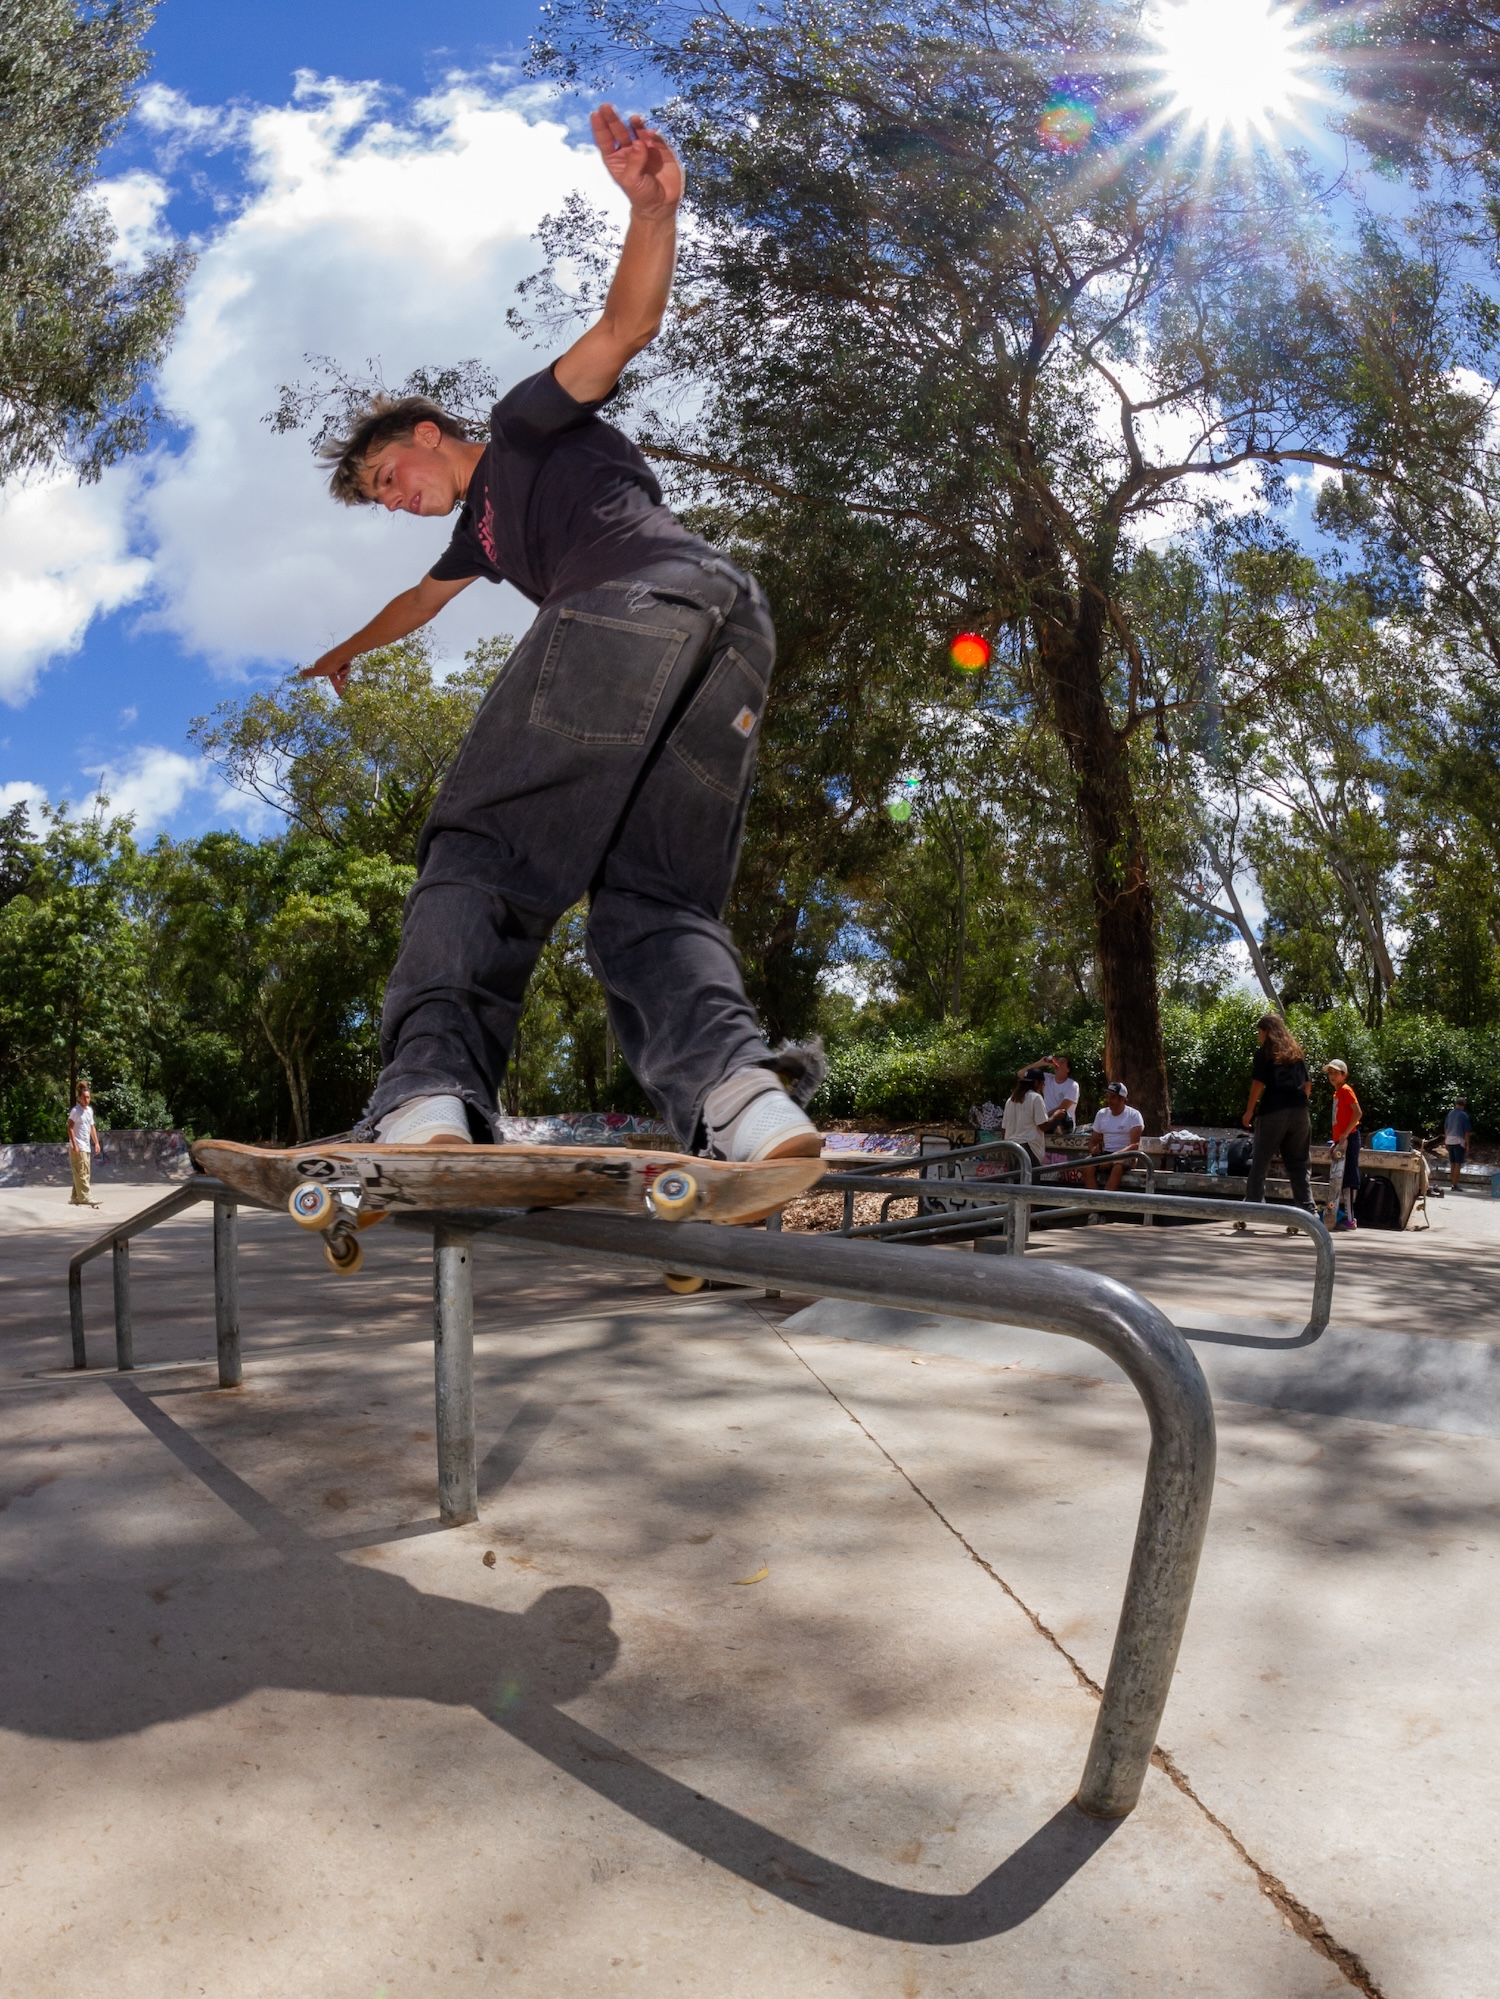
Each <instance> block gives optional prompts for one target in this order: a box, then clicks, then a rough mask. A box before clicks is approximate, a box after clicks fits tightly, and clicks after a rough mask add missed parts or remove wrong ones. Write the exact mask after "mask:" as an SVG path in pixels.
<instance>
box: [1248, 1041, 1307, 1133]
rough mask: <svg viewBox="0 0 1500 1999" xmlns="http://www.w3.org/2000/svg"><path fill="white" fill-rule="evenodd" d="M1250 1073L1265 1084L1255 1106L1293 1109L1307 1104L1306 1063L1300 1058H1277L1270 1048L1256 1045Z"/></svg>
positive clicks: (1304, 1107)
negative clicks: (1284, 1059) (1293, 1059)
mask: <svg viewBox="0 0 1500 1999" xmlns="http://www.w3.org/2000/svg"><path fill="white" fill-rule="evenodd" d="M1250 1074H1251V1075H1252V1076H1253V1077H1254V1079H1255V1081H1256V1082H1257V1083H1264V1084H1265V1086H1266V1092H1265V1095H1264V1096H1263V1097H1262V1098H1261V1100H1260V1102H1259V1103H1258V1104H1257V1105H1256V1106H1255V1114H1256V1116H1257V1117H1259V1116H1260V1113H1261V1112H1262V1111H1296V1110H1305V1109H1306V1108H1307V1064H1306V1063H1305V1062H1303V1061H1300V1060H1299V1061H1296V1062H1278V1061H1277V1060H1276V1058H1275V1056H1274V1055H1273V1054H1272V1053H1271V1051H1270V1049H1269V1048H1257V1049H1256V1051H1255V1060H1254V1061H1253V1062H1252V1063H1251V1065H1250Z"/></svg>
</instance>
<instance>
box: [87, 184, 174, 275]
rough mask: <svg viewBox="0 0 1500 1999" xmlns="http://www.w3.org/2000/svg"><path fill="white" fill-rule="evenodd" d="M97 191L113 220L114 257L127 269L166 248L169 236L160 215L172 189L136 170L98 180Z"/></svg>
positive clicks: (138, 267)
mask: <svg viewBox="0 0 1500 1999" xmlns="http://www.w3.org/2000/svg"><path fill="white" fill-rule="evenodd" d="M96 192H97V194H98V197H99V199H100V200H101V201H102V202H103V204H104V208H105V212H106V213H107V214H108V216H109V219H110V221H111V222H112V223H113V224H114V229H115V237H116V250H115V255H116V260H117V262H119V263H121V264H123V265H124V266H125V268H126V270H127V271H138V270H140V268H141V266H142V265H143V264H144V263H145V261H146V259H147V258H148V257H149V256H151V255H152V253H153V252H154V251H157V250H165V249H166V248H167V246H168V244H169V243H170V241H171V237H170V235H169V233H168V231H167V228H166V225H165V223H164V221H163V219H162V217H163V212H164V210H165V209H166V205H167V203H168V201H169V200H170V199H171V189H170V188H169V187H168V186H167V184H166V182H165V181H164V180H160V179H158V177H157V176H156V175H155V174H148V173H142V172H139V171H138V172H135V173H128V174H121V175H120V177H119V178H118V180H107V181H101V182H100V184H99V186H98V188H97V190H96Z"/></svg>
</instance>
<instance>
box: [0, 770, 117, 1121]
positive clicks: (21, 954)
mask: <svg viewBox="0 0 1500 1999" xmlns="http://www.w3.org/2000/svg"><path fill="white" fill-rule="evenodd" d="M7 823H8V828H9V830H8V833H7V836H6V839H5V842H4V846H5V872H6V873H7V874H8V875H9V876H10V883H9V886H10V889H11V892H10V893H9V895H8V899H7V900H6V901H5V903H4V905H3V907H0V1120H3V1123H4V1127H5V1130H4V1136H6V1137H8V1138H11V1139H17V1138H24V1137H30V1136H32V1135H33V1133H35V1135H37V1136H52V1135H54V1134H55V1133H57V1134H59V1135H60V1132H59V1128H60V1122H61V1119H62V1118H63V1117H64V1116H65V1115H66V1112H67V1107H68V1105H69V1104H70V1103H71V1102H72V1098H73V1090H74V1086H75V1085H76V1083H77V1081H78V1079H79V1077H80V1076H87V1077H88V1078H89V1080H90V1081H91V1082H94V1083H97V1085H98V1086H99V1088H100V1090H101V1092H104V1091H106V1090H107V1089H108V1088H109V1087H110V1086H111V1085H113V1084H114V1083H115V1082H117V1081H118V1080H120V1078H121V1077H122V1074H128V1056H127V1055H125V1053H124V1051H125V1050H126V1049H128V1048H129V1047H130V1046H131V1044H132V1043H136V1042H138V1041H139V1040H140V1037H141V1035H142V1032H143V1029H144V1025H145V1018H146V1011H147V991H148V977H147V973H148V962H147V961H148V954H147V951H146V949H145V940H144V938H143V935H142V932H141V929H140V926H139V924H138V923H137V922H136V920H135V898H136V894H137V891H138V888H139V883H140V857H139V855H138V854H137V852H136V848H135V844H134V842H133V841H132V840H131V838H130V827H129V822H128V821H127V820H119V819H115V820H105V819H103V818H102V817H100V818H97V819H81V820H75V819H73V818H71V817H69V815H68V814H67V812H66V811H65V810H60V809H59V810H51V811H48V812H46V813H45V814H44V819H43V826H42V830H41V837H40V838H38V839H25V838H18V837H17V831H16V828H17V824H18V822H17V821H16V820H15V819H14V816H12V818H11V819H10V820H9V821H8V822H7ZM38 1127H43V1129H38Z"/></svg>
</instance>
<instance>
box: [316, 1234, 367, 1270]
mask: <svg viewBox="0 0 1500 1999" xmlns="http://www.w3.org/2000/svg"><path fill="white" fill-rule="evenodd" d="M323 1254H324V1255H325V1256H326V1257H327V1258H328V1261H329V1262H330V1263H331V1264H332V1265H333V1267H334V1269H335V1270H336V1271H338V1272H339V1274H340V1276H343V1277H352V1276H353V1275H354V1273H355V1271H356V1270H358V1268H359V1266H360V1265H361V1264H362V1263H363V1262H364V1260H365V1249H364V1244H363V1243H362V1242H361V1241H360V1239H359V1237H358V1236H354V1235H345V1234H344V1233H343V1231H342V1230H340V1231H339V1232H338V1233H337V1234H335V1235H329V1236H325V1237H324V1239H323Z"/></svg>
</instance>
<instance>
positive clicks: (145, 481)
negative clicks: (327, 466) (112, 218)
mask: <svg viewBox="0 0 1500 1999" xmlns="http://www.w3.org/2000/svg"><path fill="white" fill-rule="evenodd" d="M536 18H537V11H536V9H535V8H533V7H528V6H488V7H481V8H475V7H474V6H472V5H466V6H463V7H460V6H458V5H455V4H451V0H427V4H425V5H424V6H422V7H412V6H410V5H403V6H399V7H398V6H396V5H394V4H388V0H361V4H359V5H354V4H352V0H317V4H316V5H311V6H309V5H307V4H305V3H304V4H301V5H296V6H294V5H290V4H261V5H255V4H237V5H235V6H226V5H224V4H223V0H217V4H210V0H165V4H164V5H163V6H162V7H161V10H160V13H159V15H158V17H157V20H156V23H155V26H154V28H153V30H152V34H151V37H150V46H151V48H152V52H153V57H154V66H153V69H152V73H151V77H150V81H149V85H148V88H147V90H146V92H145V94H144V95H143V98H142V101H141V105H140V107H139V109H138V113H137V116H136V117H135V118H134V119H133V121H132V123H131V126H130V128H129V130H128V131H127V133H126V134H125V135H124V137H123V138H122V140H121V142H120V143H119V144H118V145H117V146H116V147H115V148H114V150H113V152H112V153H111V155H110V156H109V158H108V160H107V161H106V163H105V173H106V176H107V178H108V180H109V182H110V184H111V200H112V204H113V206H114V208H115V213H116V217H117V220H118V221H119V222H120V223H121V224H122V226H123V230H124V237H125V241H126V243H127V245H130V244H132V243H133V244H136V245H138V246H143V245H145V244H148V243H149V242H150V241H151V240H153V238H158V239H159V237H160V234H161V232H162V230H163V227H166V228H169V229H171V230H173V231H175V232H177V233H180V234H186V235H189V236H191V237H193V238H194V239H195V240H196V242H197V243H198V246H199V248H200V264H199V269H198V273H197V276H196V278H195V280H194V284H193V289H192V293H191V296H190V303H189V309H188V313H187V317H186V319H185V321H184V324H183V328H182V330H181V333H180V334H179V337H178V340H177V342H176V345H175V347H174V350H173V353H172V356H171V357H170V359H169V361H168V363H167V367H166V369H165V372H164V377H163V383H162V388H163V394H164V400H165V401H166V403H167V404H168V406H169V407H170V408H171V409H172V410H173V411H174V413H175V415H176V417H177V419H178V420H177V422H176V423H175V424H174V425H173V426H172V427H171V428H170V429H169V430H168V432H167V433H166V435H165V436H164V437H163V438H162V440H161V441H160V443H159V445H158V446H157V448H156V449H155V450H153V451H152V452H151V453H150V454H148V456H147V457H146V459H145V460H144V461H135V462H133V463H132V464H131V465H130V466H126V467H120V468H116V469H114V470H112V471H111V472H110V473H108V474H107V475H106V477H105V479H104V481H103V482H102V483H101V484H100V485H99V486H96V487H93V488H90V489H86V490H85V491H82V492H80V491H79V490H78V489H77V488H76V487H75V486H72V485H71V484H69V483H68V482H66V481H61V482H58V483H57V484H55V485H48V486H46V487H43V488H41V489H38V488H36V487H34V486H33V487H32V488H29V489H27V490H26V491H24V492H22V493H20V494H15V493H12V494H9V495H7V496H6V498H5V502H4V505H3V507H0V703H3V705H0V800H8V799H11V798H14V797H16V796H18V795H21V794H22V793H23V792H24V791H27V790H34V791H40V792H42V793H45V794H46V795H47V796H49V797H52V798H62V797H71V798H72V799H74V800H81V799H84V798H87V797H88V796H89V795H90V794H91V792H92V791H93V789H94V787H95V786H96V785H97V783H98V782H99V777H100V773H101V772H102V773H103V774H104V782H105V784H106V786H107V788H108V790H109V792H110V794H111V796H112V798H113V799H114V800H115V802H116V803H117V804H121V805H123V806H125V807H126V808H128V809H131V810H133V811H135V812H136V814H137V815H138V819H139V821H140V826H141V830H142V831H143V832H145V831H148V830H154V829H155V828H156V827H160V826H165V827H167V828H168V830H170V831H172V832H175V833H191V832H193V831H196V830H199V829H201V828H203V827H206V826H209V825H221V824H225V823H240V824H242V825H244V826H246V827H247V829H253V828H254V826H255V823H256V822H255V820H254V818H253V816H251V815H250V813H249V809H248V806H247V805H246V804H244V803H243V802H240V801H236V800H235V799H233V798H232V797H228V796H226V795H225V794H224V793H223V791H222V787H220V786H219V785H218V784H217V782H216V780H214V778H213V777H212V775H211V773H209V772H207V771H206V770H205V769H204V767H203V766H202V765H201V763H200V762H199V760H198V759H197V758H196V755H195V753H194V752H193V750H192V746H191V744H190V743H189V741H188V728H189V724H190V722H191V720H192V718H193V717H195V716H197V715H201V714H203V713H205V712H206V711H208V710H210V709H211V708H212V707H213V706H214V705H215V703H217V702H219V701H222V700H225V699H230V698H234V697H236V696H238V695H241V694H243V693H244V692H245V691H246V690H247V689H248V688H249V687H251V686H254V685H263V684H266V683H268V682H269V681H271V680H273V679H275V678H276V677H277V676H278V675H279V674H280V673H281V672H284V671H285V670H286V668H287V667H288V666H289V665H290V664H292V663H294V662H297V661H303V660H306V659H310V658H312V657H313V656H315V654H316V653H317V652H318V651H319V650H321V649H322V647H323V646H325V645H327V644H329V643H330V642H331V641H332V640H333V639H335V638H337V637H340V636H342V635H343V634H344V633H345V632H346V631H348V630H350V629H352V628H353V627H354V626H355V625H357V624H358V623H360V622H362V621H363V618H364V617H365V616H366V615H368V613H369V612H370V611H372V610H373V609H374V608H376V606H377V605H378V604H379V603H381V602H383V601H384V599H385V598H386V597H387V596H389V595H391V594H392V593H393V592H394V591H395V590H397V589H400V588H402V587H404V586H405V585H406V584H407V583H408V582H411V581H415V579H416V578H417V577H418V576H419V575H420V574H421V573H422V572H423V571H424V570H425V569H426V568H427V566H428V565H429V564H430V562H431V561H432V560H433V559H434V556H435V554H436V552H437V549H438V547H440V546H441V543H442V541H443V540H444V539H445V538H446V529H445V528H444V527H443V526H442V525H441V524H438V523H432V524H430V525H429V524H426V523H418V522H414V521H388V520H386V519H384V518H379V519H377V518H375V517H373V516H371V515H367V514H365V513H363V512H361V513H351V512H348V511H345V510H344V509H340V508H336V507H335V506H334V505H333V504H332V502H330V501H329V500H328V499H327V498H326V496H325V495H324V494H323V492H322V489H321V486H320V484H319V479H318V475H317V472H316V469H315V468H314V466H313V465H312V462H311V459H310V457H309V455H308V451H307V446H306V443H305V441H304V440H302V439H295V438H293V439H278V438H273V437H272V436H271V434H270V433H269V432H268V431H267V430H266V428H265V426H264V425H262V424H261V423H260V421H259V419H260V417H261V416H262V415H263V414H264V413H265V411H266V410H268V409H269V408H270V407H271V405H272V404H273V403H274V401H275V399H276V391H277V388H278V385H279V384H280V382H282V381H283V380H285V379H287V378H288V377H289V376H295V375H296V374H297V373H298V372H299V370H300V367H301V357H302V355H303V353H304V352H306V351H309V350H310V351H314V352H326V353H329V354H332V355H334V356H336V357H337V358H338V359H340V360H342V361H344V362H346V363H350V364H353V365H356V366H357V365H359V364H360V363H362V362H363V361H364V360H365V359H366V358H367V357H375V358H376V359H378V360H379V361H380V362H381V363H382V364H383V366H384V368H385V370H386V372H387V373H388V374H389V375H390V376H391V377H392V378H399V377H400V375H402V374H404V373H405V372H406V370H407V369H408V368H410V367H411V366H413V365H415V364H416V363H417V362H418V361H441V360H445V359H458V358H462V357H464V356H467V355H470V354H480V355H483V356H484V357H485V358H487V359H488V360H490V361H491V362H492V363H494V364H495V365H496V366H497V367H498V369H499V370H500V372H501V373H502V374H505V373H511V374H514V375H517V376H518V375H520V374H522V373H524V372H527V371H529V369H530V368H532V367H535V366H537V365H540V362H541V360H542V359H543V358H544V357H543V356H540V355H537V354H534V353H532V352H530V351H529V350H527V349H525V348H523V347H521V346H520V345H519V344H518V343H517V342H516V341H515V339H514V338H513V337H512V336H511V335H509V334H508V333H507V332H506V331H505V329H504V314H505V309H506V307H507V305H508V304H509V303H510V302H511V298H512V295H513V288H514V285H515V283H516V281H517V280H518V279H519V277H520V276H522V275H523V274H524V272H525V270H526V269H528V268H529V267H530V266H531V265H532V264H533V262H534V260H535V251H534V248H533V246H532V243H531V233H532V231H533V230H534V228H535V226H536V223H537V221H538V220H539V219H540V217H541V216H542V215H543V214H544V213H545V212H546V211H547V210H548V209H549V208H552V207H555V206H556V205H557V203H558V201H560V200H561V198H562V197H563V196H564V195H565V194H566V193H567V192H568V191H569V189H570V188H572V187H574V186H581V187H583V188H584V189H585V191H586V192H588V193H590V194H591V195H593V196H594V197H595V198H596V199H598V200H600V201H601V202H606V203H607V201H608V199H609V189H608V185H607V182H606V181H605V177H604V175H603V172H602V169H601V168H600V167H599V166H598V163H597V161H596V160H595V159H594V158H593V157H592V149H591V148H590V147H588V145H587V143H586V141H587V135H586V132H584V131H582V130H580V129H579V127H578V125H577V123H576V121H575V122H573V123H572V124H571V125H570V126H569V127H567V128H565V127H564V126H563V125H562V124H561V123H560V122H559V121H558V116H557V114H556V113H555V112H553V113H550V114H549V113H548V111H547V109H546V107H545V106H539V105H538V104H537V103H536V101H535V98H534V94H532V93H529V92H527V91H526V90H525V87H524V85H523V81H522V79H521V77H520V75H519V69H518V62H519V56H520V52H521V51H522V49H523V48H524V45H525V42H526V38H527V36H528V34H529V33H530V32H531V29H532V26H533V23H534V21H535V20H536ZM309 78H312V79H315V80H316V81H315V82H314V83H313V84H312V85H311V86H310V85H309V82H308V79H309ZM368 86H374V88H369V87H368ZM517 93H520V94H519V96H518V95H517ZM523 112H524V114H525V115H523ZM527 615H528V612H527V607H526V606H525V605H524V604H523V603H522V602H521V600H520V599H519V598H517V597H515V596H514V595H513V593H511V592H510V591H508V590H495V589H493V588H490V587H489V586H486V585H476V586H475V587H474V589H473V590H471V591H468V592H466V593H465V595H464V597H463V598H461V599H460V600H459V602H458V604H456V605H455V606H454V607H453V609H452V610H451V611H450V612H449V613H448V614H446V615H445V619H444V621H443V624H442V628H441V629H440V631H439V633H438V639H439V645H440V648H441V649H443V650H445V651H446V652H448V653H449V654H450V655H451V656H454V657H457V656H458V655H459V654H461V653H462V651H463V650H464V649H465V647H466V646H468V645H471V644H473V642H474V641H475V639H477V638H478V637H480V636H481V635H482V634H484V633H485V632H488V631H494V630H514V629H519V628H520V627H521V626H522V625H524V623H525V621H526V617H527Z"/></svg>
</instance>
